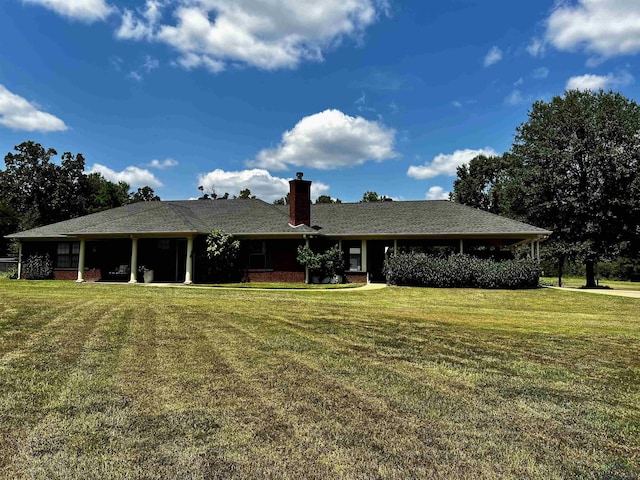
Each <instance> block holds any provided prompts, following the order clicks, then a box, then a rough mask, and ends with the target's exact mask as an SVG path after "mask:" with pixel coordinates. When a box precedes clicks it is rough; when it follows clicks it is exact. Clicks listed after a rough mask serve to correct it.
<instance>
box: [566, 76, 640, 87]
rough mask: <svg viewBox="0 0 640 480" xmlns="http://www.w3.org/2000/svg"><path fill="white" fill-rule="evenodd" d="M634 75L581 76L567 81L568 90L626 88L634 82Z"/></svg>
mask: <svg viewBox="0 0 640 480" xmlns="http://www.w3.org/2000/svg"><path fill="white" fill-rule="evenodd" d="M634 80H635V79H634V78H633V75H631V74H630V73H629V72H626V71H622V72H619V73H617V74H613V73H610V74H608V75H592V74H587V75H581V76H577V77H571V78H570V79H569V80H568V81H567V87H566V89H567V90H594V91H595V90H600V89H602V90H606V89H609V88H615V87H624V86H626V85H630V84H632V83H633V82H634Z"/></svg>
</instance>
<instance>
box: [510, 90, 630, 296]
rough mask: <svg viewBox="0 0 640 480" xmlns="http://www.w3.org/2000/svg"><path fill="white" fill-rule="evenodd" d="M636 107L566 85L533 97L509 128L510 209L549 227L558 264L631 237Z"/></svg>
mask: <svg viewBox="0 0 640 480" xmlns="http://www.w3.org/2000/svg"><path fill="white" fill-rule="evenodd" d="M639 132H640V107H639V106H638V104H637V103H636V102H634V101H632V100H629V99H627V98H625V97H623V96H622V95H620V94H619V93H614V92H608V93H605V92H603V91H600V92H598V93H593V92H590V91H578V90H572V91H567V92H566V93H565V94H564V96H562V97H560V96H557V97H554V98H553V99H552V100H551V101H549V102H543V101H538V102H535V103H534V104H533V106H532V108H531V110H530V112H529V118H528V120H527V121H526V122H525V123H523V124H522V125H520V126H519V127H518V128H517V135H516V138H515V143H514V145H513V153H514V154H515V155H516V156H518V157H519V162H521V163H520V166H519V167H518V169H517V172H515V174H514V175H513V176H512V179H511V180H510V183H511V186H512V187H513V188H514V189H515V190H517V191H518V192H519V193H518V194H517V195H516V197H517V198H519V202H515V203H514V204H513V206H512V207H513V210H514V213H515V214H520V215H522V216H523V217H524V218H525V219H526V220H527V221H529V222H530V223H533V224H535V225H538V226H542V227H545V228H547V229H549V230H553V232H554V233H553V235H552V237H551V239H550V242H549V245H548V248H549V249H550V250H552V251H553V254H554V256H555V258H556V260H557V261H558V263H559V265H561V264H562V263H563V262H564V260H565V259H567V258H568V259H576V260H578V261H582V262H584V264H585V267H586V284H587V287H593V286H595V285H596V283H595V268H594V266H595V264H596V262H597V261H599V260H603V259H607V258H611V257H612V256H615V255H617V254H618V253H619V252H621V251H622V250H623V249H625V248H627V247H629V246H630V245H633V241H634V239H637V234H638V228H639V225H640V223H639V222H640V181H639V180H638V178H639V177H640V163H639V158H640V135H639Z"/></svg>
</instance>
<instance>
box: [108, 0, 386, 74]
mask: <svg viewBox="0 0 640 480" xmlns="http://www.w3.org/2000/svg"><path fill="white" fill-rule="evenodd" d="M163 9H167V10H169V13H168V14H167V15H164V13H163V11H162V10H163ZM380 14H383V15H388V14H389V4H388V2H386V1H374V0H347V1H344V0H304V1H303V0H271V1H269V2H265V1H263V0H190V1H182V2H174V3H172V4H169V3H168V2H164V3H163V2H161V1H159V0H148V1H147V2H146V4H145V7H144V8H143V9H141V10H138V11H136V12H134V11H131V10H128V9H125V10H124V13H123V14H122V24H121V26H120V28H119V29H118V31H117V32H116V35H117V36H118V37H119V38H123V39H133V40H143V39H147V40H154V41H161V42H164V43H166V44H168V45H170V46H171V47H173V48H175V49H176V50H177V51H178V52H179V54H180V57H179V58H178V60H177V61H176V64H178V65H181V66H183V67H184V68H187V69H191V68H195V67H205V68H207V69H208V70H210V71H212V72H219V71H221V70H223V69H224V68H225V67H226V66H227V65H229V64H245V65H250V66H253V67H257V68H261V69H267V70H272V69H279V68H295V67H296V66H298V64H300V63H301V62H302V61H305V60H314V61H321V60H322V59H323V54H324V52H325V51H326V50H327V49H330V48H332V47H335V46H336V45H338V44H339V43H340V42H341V41H342V40H343V39H344V38H347V37H350V38H356V39H357V38H358V37H360V36H361V35H362V33H363V32H364V30H365V29H366V28H367V27H368V26H370V25H371V24H373V23H374V22H375V21H376V20H377V18H378V16H379V15H380ZM165 17H169V18H173V19H174V21H173V22H171V23H170V24H169V23H163V22H162V19H163V18H165Z"/></svg>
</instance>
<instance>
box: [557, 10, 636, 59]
mask: <svg viewBox="0 0 640 480" xmlns="http://www.w3.org/2000/svg"><path fill="white" fill-rule="evenodd" d="M546 23H547V31H546V38H547V39H548V41H549V42H550V43H551V44H552V45H553V46H554V47H556V48H557V49H559V50H566V51H573V50H578V49H583V50H584V51H586V52H587V53H589V54H592V55H596V56H599V57H602V58H609V57H614V56H618V55H632V54H635V53H638V52H640V2H638V1H636V0H578V1H577V3H575V4H574V2H571V3H568V2H562V3H560V4H559V7H558V8H556V9H555V10H553V12H552V13H551V15H550V16H549V18H548V19H547V22H546ZM591 63H593V60H592V62H591Z"/></svg>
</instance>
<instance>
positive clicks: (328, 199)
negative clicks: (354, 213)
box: [315, 195, 342, 204]
mask: <svg viewBox="0 0 640 480" xmlns="http://www.w3.org/2000/svg"><path fill="white" fill-rule="evenodd" d="M315 203H316V204H318V203H342V200H340V199H339V198H331V196H329V195H320V196H319V197H318V198H316V202H315Z"/></svg>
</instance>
